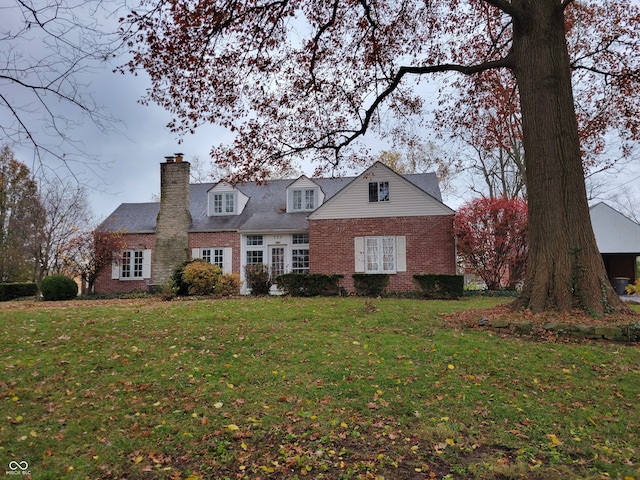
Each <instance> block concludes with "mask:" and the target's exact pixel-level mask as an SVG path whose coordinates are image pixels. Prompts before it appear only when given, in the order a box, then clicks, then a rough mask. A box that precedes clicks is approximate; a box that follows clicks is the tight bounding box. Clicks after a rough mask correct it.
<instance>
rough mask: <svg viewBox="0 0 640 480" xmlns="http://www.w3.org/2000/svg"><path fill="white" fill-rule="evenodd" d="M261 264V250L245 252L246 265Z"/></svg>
mask: <svg viewBox="0 0 640 480" xmlns="http://www.w3.org/2000/svg"><path fill="white" fill-rule="evenodd" d="M262 263H264V261H263V255H262V250H249V251H248V252H247V265H256V264H262Z"/></svg>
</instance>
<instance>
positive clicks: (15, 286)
mask: <svg viewBox="0 0 640 480" xmlns="http://www.w3.org/2000/svg"><path fill="white" fill-rule="evenodd" d="M37 294H38V286H37V285H36V284H35V283H33V282H28V283H0V302H8V301H9V300H14V299H16V298H23V297H35V296H36V295H37Z"/></svg>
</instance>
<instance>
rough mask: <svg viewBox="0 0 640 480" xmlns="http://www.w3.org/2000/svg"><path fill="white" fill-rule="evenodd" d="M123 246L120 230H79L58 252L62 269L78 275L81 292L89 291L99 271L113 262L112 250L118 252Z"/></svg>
mask: <svg viewBox="0 0 640 480" xmlns="http://www.w3.org/2000/svg"><path fill="white" fill-rule="evenodd" d="M125 246H126V243H125V240H124V234H123V233H122V232H99V231H96V230H94V231H92V232H81V233H80V234H78V235H76V236H75V237H73V238H72V239H70V240H69V242H67V244H66V245H65V246H64V247H63V249H62V251H61V253H60V257H61V258H62V260H63V271H64V272H65V273H67V274H68V275H70V276H77V277H80V279H81V280H82V290H83V291H82V293H83V294H86V293H91V292H92V291H93V285H94V283H95V281H96V279H97V278H98V275H99V274H100V272H101V271H102V270H104V269H105V268H107V267H108V266H110V265H111V263H112V262H113V254H114V252H120V251H121V250H123V249H124V248H125Z"/></svg>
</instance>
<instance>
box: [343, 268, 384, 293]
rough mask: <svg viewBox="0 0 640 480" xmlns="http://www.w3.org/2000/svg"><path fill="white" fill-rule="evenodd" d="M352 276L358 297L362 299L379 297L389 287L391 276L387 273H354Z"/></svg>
mask: <svg viewBox="0 0 640 480" xmlns="http://www.w3.org/2000/svg"><path fill="white" fill-rule="evenodd" d="M351 276H352V277H353V287H354V288H355V289H356V295H359V296H361V297H379V296H380V295H382V294H383V293H384V292H385V290H386V289H387V285H389V275H388V274H386V273H354V274H353V275H351Z"/></svg>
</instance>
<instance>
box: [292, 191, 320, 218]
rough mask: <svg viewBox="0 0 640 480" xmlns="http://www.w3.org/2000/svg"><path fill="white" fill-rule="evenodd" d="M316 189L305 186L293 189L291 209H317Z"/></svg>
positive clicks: (300, 210)
mask: <svg viewBox="0 0 640 480" xmlns="http://www.w3.org/2000/svg"><path fill="white" fill-rule="evenodd" d="M315 208H316V190H315V188H304V189H299V190H293V191H292V198H291V210H293V211H295V212H304V211H310V210H315Z"/></svg>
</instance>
